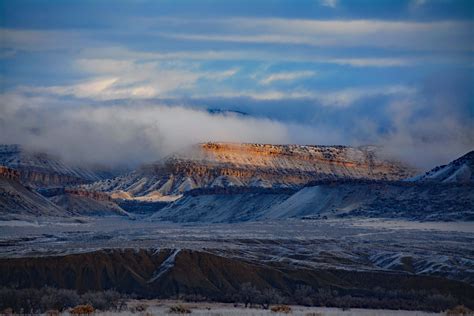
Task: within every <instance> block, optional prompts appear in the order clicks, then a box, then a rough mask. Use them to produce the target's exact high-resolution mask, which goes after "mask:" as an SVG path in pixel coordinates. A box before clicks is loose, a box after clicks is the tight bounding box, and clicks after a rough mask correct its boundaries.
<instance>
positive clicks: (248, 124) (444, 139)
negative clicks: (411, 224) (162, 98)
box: [0, 84, 474, 170]
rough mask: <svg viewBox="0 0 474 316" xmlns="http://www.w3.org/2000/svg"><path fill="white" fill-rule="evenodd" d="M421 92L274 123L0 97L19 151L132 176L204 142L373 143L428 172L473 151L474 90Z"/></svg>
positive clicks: (3, 137) (185, 109)
mask: <svg viewBox="0 0 474 316" xmlns="http://www.w3.org/2000/svg"><path fill="white" fill-rule="evenodd" d="M425 90H426V91H424V92H423V93H422V94H421V95H420V96H418V97H416V98H405V99H403V98H402V99H397V100H392V101H389V102H388V103H387V104H386V105H385V106H384V107H379V108H375V107H374V110H371V109H370V107H369V106H373V103H375V102H378V101H379V100H378V99H376V100H362V101H361V104H359V105H358V104H354V105H352V106H351V107H350V108H344V109H340V108H338V109H334V110H331V111H329V112H328V111H326V112H321V111H319V108H318V107H317V105H311V104H307V105H306V106H305V107H303V108H304V109H305V111H303V112H301V113H298V108H297V107H293V108H292V107H289V106H287V107H283V106H281V105H280V106H279V107H278V106H275V107H274V113H275V116H271V115H267V114H262V113H259V110H258V108H259V107H258V104H257V105H254V109H256V110H255V111H254V113H252V114H251V115H239V114H236V113H232V112H228V113H227V112H225V111H224V112H222V113H219V114H211V113H209V112H208V111H207V110H206V107H205V106H201V107H200V108H199V107H196V106H193V107H190V106H189V105H186V106H185V105H179V104H176V102H175V103H174V104H173V105H172V106H170V105H166V104H160V103H159V102H153V103H151V102H150V101H148V102H146V103H145V102H142V101H139V100H134V101H133V102H132V101H130V102H125V103H121V104H110V103H100V102H92V101H88V100H86V101H84V100H77V99H71V98H58V97H54V96H50V95H28V94H27V93H21V92H14V93H5V94H3V95H1V96H0V98H1V100H2V105H1V106H0V143H3V144H20V145H22V146H24V147H25V148H26V149H31V150H34V151H40V152H46V153H49V154H53V155H57V156H59V157H61V158H62V159H64V160H66V161H67V162H70V163H74V164H87V165H91V164H100V165H104V166H109V167H129V168H133V167H136V166H137V165H139V164H142V163H147V162H152V161H155V160H158V159H160V158H162V157H164V156H166V155H169V154H171V153H173V152H175V151H177V150H181V149H183V148H186V147H187V146H189V145H192V144H196V143H201V142H207V141H225V142H248V143H273V144H288V143H294V144H321V145H330V144H342V145H366V144H372V145H380V146H382V148H383V154H384V155H386V156H387V157H389V158H395V159H398V160H402V161H405V162H408V163H411V164H412V165H414V166H416V167H419V168H420V169H423V170H427V169H430V168H432V167H434V166H436V165H439V164H445V163H447V162H449V161H450V160H452V159H455V158H457V157H459V156H460V155H462V154H464V153H466V152H468V151H470V150H473V149H474V132H473V130H474V129H473V128H472V123H473V118H472V113H471V112H470V111H471V110H472V109H471V107H470V106H469V104H470V103H469V101H466V100H469V93H470V92H468V94H467V95H464V96H462V95H458V94H456V93H455V92H456V91H457V90H459V91H469V90H468V89H465V87H460V88H459V89H457V90H456V89H450V90H449V91H453V93H454V94H453V93H445V92H446V90H443V89H438V88H437V85H429V84H428V85H426V86H425ZM443 91H444V92H443ZM426 96H432V97H426ZM448 105H449V106H448ZM237 108H238V107H237ZM264 111H265V113H267V112H268V107H267V108H265V110H264ZM285 111H286V112H285ZM295 113H296V114H295ZM368 113H369V114H370V115H368ZM298 115H299V116H301V117H302V118H301V119H298ZM285 116H288V117H291V118H292V119H288V120H284V117H285ZM305 116H306V118H304V117H305ZM308 118H309V119H308ZM381 127H383V128H381Z"/></svg>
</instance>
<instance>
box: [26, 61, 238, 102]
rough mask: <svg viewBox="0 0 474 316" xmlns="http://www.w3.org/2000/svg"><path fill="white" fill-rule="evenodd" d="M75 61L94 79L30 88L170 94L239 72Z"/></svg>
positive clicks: (99, 96)
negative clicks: (198, 83)
mask: <svg viewBox="0 0 474 316" xmlns="http://www.w3.org/2000/svg"><path fill="white" fill-rule="evenodd" d="M76 65H77V68H78V69H80V70H81V71H82V72H85V73H87V74H90V75H92V77H91V79H87V80H85V81H84V82H80V83H76V84H70V85H62V86H51V87H36V88H31V90H32V91H35V92H39V93H51V94H57V95H68V96H74V97H78V98H91V99H95V100H114V99H127V98H131V99H137V98H138V99H140V98H153V97H168V96H171V95H172V93H173V91H175V90H178V89H189V88H192V87H194V85H195V84H196V83H197V81H198V80H200V79H206V80H213V81H222V80H225V79H227V78H229V77H232V76H234V75H235V74H236V73H237V72H238V69H237V68H231V69H227V70H222V71H202V70H199V69H196V68H197V67H196V66H193V65H191V66H190V65H187V67H181V66H180V65H169V64H162V63H160V62H156V61H140V60H134V59H110V58H109V59H105V58H104V59H97V58H93V59H79V60H78V61H77V62H76ZM193 68H194V69H193Z"/></svg>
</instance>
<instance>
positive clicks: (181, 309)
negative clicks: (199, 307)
mask: <svg viewBox="0 0 474 316" xmlns="http://www.w3.org/2000/svg"><path fill="white" fill-rule="evenodd" d="M168 313H170V314H190V313H191V310H190V309H189V308H187V307H185V306H183V305H173V306H171V307H170V309H169V310H168Z"/></svg>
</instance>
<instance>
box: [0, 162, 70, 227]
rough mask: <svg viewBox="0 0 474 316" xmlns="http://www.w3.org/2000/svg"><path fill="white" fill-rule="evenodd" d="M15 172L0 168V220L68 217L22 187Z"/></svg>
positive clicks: (44, 199) (31, 191)
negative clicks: (24, 217)
mask: <svg viewBox="0 0 474 316" xmlns="http://www.w3.org/2000/svg"><path fill="white" fill-rule="evenodd" d="M18 180H19V174H18V172H17V171H15V170H11V169H8V168H4V167H2V168H0V218H1V219H3V220H8V219H16V218H17V217H18V216H20V217H21V216H70V215H71V213H69V212H67V211H66V210H64V209H63V208H61V207H59V206H58V205H56V204H54V203H52V202H50V201H49V200H48V199H46V198H45V197H43V196H42V195H40V194H38V193H37V192H36V191H34V190H31V189H28V188H26V187H25V186H23V185H22V184H21V183H20V182H19V181H18Z"/></svg>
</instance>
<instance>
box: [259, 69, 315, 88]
mask: <svg viewBox="0 0 474 316" xmlns="http://www.w3.org/2000/svg"><path fill="white" fill-rule="evenodd" d="M314 75H316V73H315V72H314V71H294V72H278V73H273V74H270V75H269V76H267V77H265V78H263V79H262V80H260V83H261V84H264V85H268V84H271V83H273V82H275V81H294V80H297V79H303V78H308V77H312V76H314Z"/></svg>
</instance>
